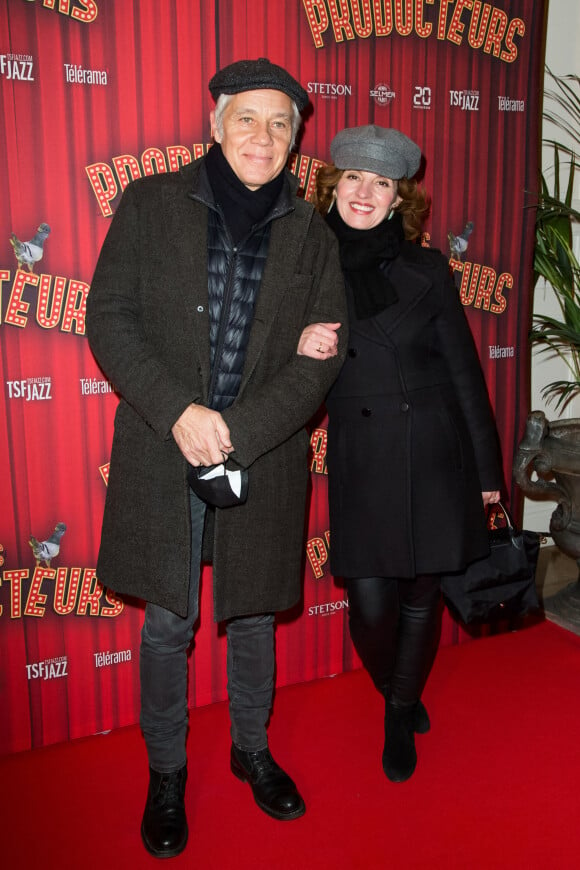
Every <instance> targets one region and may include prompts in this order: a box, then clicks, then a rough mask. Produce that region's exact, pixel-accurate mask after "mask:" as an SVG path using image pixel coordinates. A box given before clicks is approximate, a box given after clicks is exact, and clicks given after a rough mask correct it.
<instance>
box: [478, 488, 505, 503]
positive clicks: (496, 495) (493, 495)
mask: <svg viewBox="0 0 580 870" xmlns="http://www.w3.org/2000/svg"><path fill="white" fill-rule="evenodd" d="M481 497H482V499H483V506H484V507H487V506H488V504H497V503H498V501H499V499H500V491H499V489H494V490H493V491H492V492H482V493H481Z"/></svg>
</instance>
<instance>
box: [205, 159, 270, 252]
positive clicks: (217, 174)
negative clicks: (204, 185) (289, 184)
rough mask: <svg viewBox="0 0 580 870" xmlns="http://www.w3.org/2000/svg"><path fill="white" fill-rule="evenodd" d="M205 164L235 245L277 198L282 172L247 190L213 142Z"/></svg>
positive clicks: (261, 217)
mask: <svg viewBox="0 0 580 870" xmlns="http://www.w3.org/2000/svg"><path fill="white" fill-rule="evenodd" d="M205 165H206V168H207V174H208V176H209V181H210V184H211V189H212V190H213V194H214V196H215V199H216V202H217V204H218V205H219V206H220V207H221V210H222V213H223V216H224V219H225V222H226V224H227V227H228V230H229V231H230V234H231V237H232V241H233V242H234V244H237V243H238V242H239V241H241V240H242V239H243V238H245V237H246V236H247V235H248V234H249V233H250V232H251V230H252V228H253V227H254V226H255V225H256V224H257V223H259V222H260V221H261V220H262V219H263V218H265V217H266V215H267V214H268V212H269V211H270V209H271V208H272V206H273V205H274V203H275V202H276V200H277V199H278V196H279V195H280V191H281V190H282V187H283V185H284V172H281V173H280V175H277V176H276V178H273V179H272V181H269V182H267V184H263V185H262V186H261V187H259V188H258V189H257V190H250V189H249V188H247V187H246V185H245V184H244V183H243V182H242V181H240V179H239V178H238V176H237V175H236V173H235V172H234V170H233V169H232V167H231V166H230V164H229V163H228V161H227V160H226V158H225V157H224V154H223V151H222V149H221V146H220V145H219V143H217V142H216V143H215V144H214V145H212V147H211V148H210V149H209V151H208V152H207V154H206V157H205Z"/></svg>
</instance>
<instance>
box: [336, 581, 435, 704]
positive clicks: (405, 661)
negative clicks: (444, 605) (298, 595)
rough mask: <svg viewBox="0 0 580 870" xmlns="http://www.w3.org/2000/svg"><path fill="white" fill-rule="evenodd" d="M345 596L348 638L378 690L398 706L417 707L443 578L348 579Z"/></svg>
mask: <svg viewBox="0 0 580 870" xmlns="http://www.w3.org/2000/svg"><path fill="white" fill-rule="evenodd" d="M347 591H348V599H349V605H350V606H349V628H350V635H351V637H352V640H353V643H354V646H355V649H356V651H357V653H358V654H359V656H360V658H361V660H362V663H363V665H364V666H365V668H366V669H367V671H368V672H369V674H370V676H371V678H372V680H373V682H374V684H375V686H376V687H377V689H378V690H379V692H381V694H383V695H384V696H385V697H390V698H392V699H393V700H394V701H395V703H397V704H399V705H400V706H403V707H406V706H410V705H412V704H414V703H415V702H416V701H418V700H419V698H420V697H421V693H422V691H423V688H424V686H425V683H426V681H427V677H428V676H429V672H430V670H431V666H432V664H433V660H434V658H435V652H436V643H437V640H438V635H439V617H440V607H439V604H440V598H441V594H440V578H439V576H438V575H431V574H425V575H421V576H418V577H416V578H415V579H414V580H398V579H396V578H392V577H357V578H349V579H348V580H347Z"/></svg>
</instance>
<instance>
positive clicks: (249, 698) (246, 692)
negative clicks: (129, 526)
mask: <svg viewBox="0 0 580 870" xmlns="http://www.w3.org/2000/svg"><path fill="white" fill-rule="evenodd" d="M205 510H206V508H205V504H204V502H202V501H200V500H199V499H198V498H197V497H196V496H195V495H194V494H193V493H191V545H192V546H191V579H190V588H189V610H188V614H187V616H186V617H185V618H183V617H181V616H176V614H175V613H172V612H171V611H170V610H166V609H165V608H163V607H159V606H158V605H156V604H147V606H146V608H145V622H144V624H143V630H142V632H141V653H140V670H141V728H142V730H143V736H144V737H145V743H146V746H147V752H148V755H149V764H150V766H151V767H152V768H153V770H156V771H157V772H158V773H171V772H172V771H175V770H179V769H180V768H181V767H183V766H184V765H185V764H186V761H187V756H186V751H185V740H186V735H187V721H188V711H187V651H188V648H189V645H190V644H191V641H192V638H193V633H194V623H195V621H196V619H197V616H198V608H199V573H200V570H199V569H200V562H201V542H202V537H203V526H204V522H205ZM226 635H227V676H228V697H229V709H230V720H231V735H232V741H233V742H234V743H235V744H236V746H238V747H239V748H240V749H243V750H246V751H248V752H253V751H255V750H259V749H264V748H265V747H266V746H267V744H268V740H267V736H266V725H267V722H268V717H269V715H270V708H271V706H272V694H273V691H274V667H275V658H274V615H273V614H270V613H268V614H261V615H257V616H246V617H239V618H237V619H231V620H229V621H228V622H227V623H226Z"/></svg>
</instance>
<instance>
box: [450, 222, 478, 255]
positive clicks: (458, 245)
mask: <svg viewBox="0 0 580 870" xmlns="http://www.w3.org/2000/svg"><path fill="white" fill-rule="evenodd" d="M472 232H473V221H467V223H466V224H465V229H464V230H463V232H462V233H461V234H460V235H459V236H455V235H453V233H452V232H451V230H449V232H448V233H447V238H448V239H449V250H450V251H451V256H452V257H453V258H454V259H455V260H460V259H461V255H462V254H464V253H465V251H466V250H467V244H468V242H467V240H468V238H469V237H470V235H471V233H472Z"/></svg>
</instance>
